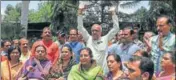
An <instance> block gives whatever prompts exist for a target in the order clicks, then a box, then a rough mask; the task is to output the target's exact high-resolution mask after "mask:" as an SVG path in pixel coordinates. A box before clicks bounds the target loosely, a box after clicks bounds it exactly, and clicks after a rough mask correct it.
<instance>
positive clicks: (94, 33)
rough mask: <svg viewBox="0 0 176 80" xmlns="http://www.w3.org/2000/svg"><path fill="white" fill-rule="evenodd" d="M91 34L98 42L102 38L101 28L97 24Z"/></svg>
mask: <svg viewBox="0 0 176 80" xmlns="http://www.w3.org/2000/svg"><path fill="white" fill-rule="evenodd" d="M91 32H92V38H93V40H98V39H99V38H100V37H101V26H100V25H97V24H95V25H93V26H92V29H91Z"/></svg>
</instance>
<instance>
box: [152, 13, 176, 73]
mask: <svg viewBox="0 0 176 80" xmlns="http://www.w3.org/2000/svg"><path fill="white" fill-rule="evenodd" d="M156 27H157V31H158V35H156V36H153V37H151V39H150V40H151V41H150V43H151V55H152V60H153V62H154V64H156V65H155V71H156V72H157V73H158V72H159V71H160V67H159V66H160V61H161V56H162V55H163V54H164V52H167V51H173V50H174V46H175V35H174V34H172V33H171V32H170V29H171V19H170V18H169V17H168V16H160V17H158V18H157V22H156Z"/></svg>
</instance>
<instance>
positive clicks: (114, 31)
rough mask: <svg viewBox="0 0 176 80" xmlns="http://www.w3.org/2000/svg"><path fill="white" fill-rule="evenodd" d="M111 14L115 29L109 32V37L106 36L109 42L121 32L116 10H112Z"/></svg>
mask: <svg viewBox="0 0 176 80" xmlns="http://www.w3.org/2000/svg"><path fill="white" fill-rule="evenodd" d="M111 14H112V21H113V28H112V29H111V30H110V31H109V32H108V34H107V35H105V36H106V38H107V39H108V41H109V40H111V39H112V38H113V37H114V36H115V35H116V34H117V32H118V31H119V21H118V17H117V15H116V13H115V10H112V11H111Z"/></svg>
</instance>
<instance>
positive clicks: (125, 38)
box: [121, 29, 132, 43]
mask: <svg viewBox="0 0 176 80" xmlns="http://www.w3.org/2000/svg"><path fill="white" fill-rule="evenodd" d="M121 40H122V42H123V43H126V42H130V41H132V35H131V34H130V29H124V30H123V36H122V39H121Z"/></svg>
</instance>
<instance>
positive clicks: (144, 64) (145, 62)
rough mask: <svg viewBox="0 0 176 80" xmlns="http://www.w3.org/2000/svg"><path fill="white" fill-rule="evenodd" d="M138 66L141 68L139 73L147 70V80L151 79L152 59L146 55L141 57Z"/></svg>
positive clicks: (152, 71) (152, 70)
mask: <svg viewBox="0 0 176 80" xmlns="http://www.w3.org/2000/svg"><path fill="white" fill-rule="evenodd" d="M139 68H140V70H141V74H143V73H144V72H148V73H149V80H151V79H152V77H153V73H154V63H153V61H152V60H150V59H149V58H147V57H142V59H141V62H140V66H139Z"/></svg>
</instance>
